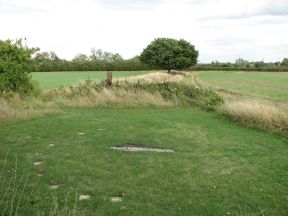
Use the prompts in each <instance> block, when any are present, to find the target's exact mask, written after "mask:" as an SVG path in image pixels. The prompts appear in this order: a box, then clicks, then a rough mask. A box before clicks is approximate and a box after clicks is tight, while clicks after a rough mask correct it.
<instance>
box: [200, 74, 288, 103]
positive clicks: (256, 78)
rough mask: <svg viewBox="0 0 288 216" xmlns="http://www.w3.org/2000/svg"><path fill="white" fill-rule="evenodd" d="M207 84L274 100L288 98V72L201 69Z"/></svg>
mask: <svg viewBox="0 0 288 216" xmlns="http://www.w3.org/2000/svg"><path fill="white" fill-rule="evenodd" d="M197 75H198V78H199V80H200V81H202V83H203V84H204V85H205V86H209V87H212V88H216V89H220V90H226V91H228V92H234V93H240V94H247V95H248V96H257V97H262V98H267V99H273V100H288V72H236V71H235V72H230V71H201V72H197Z"/></svg>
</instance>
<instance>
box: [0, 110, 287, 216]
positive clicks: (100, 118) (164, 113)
mask: <svg viewBox="0 0 288 216" xmlns="http://www.w3.org/2000/svg"><path fill="white" fill-rule="evenodd" d="M99 129H102V130H99ZM79 132H80V133H84V134H82V135H81V134H79ZM127 143H130V144H146V145H149V146H152V147H165V148H172V149H174V150H175V153H151V152H150V153H145V152H138V153H131V152H130V153H129V152H118V151H115V150H111V149H109V147H110V146H113V145H122V144H127ZM49 144H55V146H53V147H49ZM6 153H9V154H8V159H7V164H6V166H5V168H4V176H5V178H4V181H2V182H1V184H0V185H1V186H0V188H1V191H0V200H2V197H3V193H4V192H3V191H5V190H6V189H7V188H11V185H12V186H13V181H11V180H10V179H11V178H12V177H13V175H14V171H15V170H14V169H13V167H15V161H16V160H15V158H16V157H17V169H16V170H17V176H18V178H20V177H21V176H23V175H24V176H26V175H29V177H28V183H27V185H26V188H25V191H24V193H23V196H22V200H24V202H23V203H22V202H21V204H20V205H19V213H21V214H20V215H33V213H35V212H37V211H38V212H39V211H45V212H46V213H47V212H49V209H50V208H51V206H52V197H54V196H55V197H57V198H58V204H59V208H62V209H63V208H64V207H65V206H68V207H69V208H70V209H75V208H76V209H82V210H83V212H84V214H85V215H143V216H144V215H288V181H287V179H288V160H287V158H288V142H287V140H284V138H283V137H281V136H278V135H272V134H268V133H265V132H262V131H259V130H254V129H248V128H243V127H241V126H238V125H236V124H234V123H232V122H230V121H229V120H226V119H224V118H222V117H220V116H218V115H217V114H215V113H208V112H204V111H201V110H199V109H196V108H161V109H160V108H157V109H156V108H155V109H153V108H152V109H149V110H148V109H136V108H135V109H112V108H107V109H104V108H102V109H93V108H82V109H68V110H67V111H66V112H65V113H62V114H57V115H54V116H50V117H42V118H37V119H32V120H26V121H21V122H17V123H11V124H9V125H6V126H3V127H0V159H1V160H0V165H1V166H3V163H4V158H5V155H6ZM38 161H41V162H42V164H40V165H38V166H36V165H34V164H33V163H34V162H38ZM1 166H0V167H1ZM37 174H43V176H38V175H37ZM8 176H11V178H7V177H8ZM2 179H3V178H2ZM24 179H25V178H24ZM11 182H12V183H11ZM23 182H25V181H24V180H23ZM9 183H10V184H11V185H10V186H9ZM23 184H24V183H23ZM19 185H21V184H19ZM51 185H59V188H58V189H55V190H51V189H49V186H51ZM12 188H13V187H12ZM21 188H22V187H19V190H20V191H21ZM31 191H32V192H31ZM20 194H21V193H18V195H17V196H16V197H19V196H20ZM30 194H31V197H30V199H28V197H29V196H30ZM80 195H90V196H91V199H90V200H82V201H79V196H80ZM119 195H121V196H123V201H122V202H119V203H112V202H111V200H110V198H111V197H113V196H119ZM7 200H9V199H7ZM15 200H17V199H16V198H15ZM75 200H76V202H75ZM24 204H25V207H23V205H24ZM15 205H17V202H16V204H15ZM15 205H14V206H15ZM0 206H1V202H0ZM2 206H3V205H2ZM75 206H76V207H75ZM23 208H25V211H24V212H23ZM0 209H1V208H0ZM0 212H1V210H0ZM0 214H1V213H0ZM60 215H61V214H60Z"/></svg>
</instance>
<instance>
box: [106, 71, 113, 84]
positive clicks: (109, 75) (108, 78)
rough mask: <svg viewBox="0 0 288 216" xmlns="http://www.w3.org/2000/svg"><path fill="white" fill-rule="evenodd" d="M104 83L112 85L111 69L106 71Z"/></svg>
mask: <svg viewBox="0 0 288 216" xmlns="http://www.w3.org/2000/svg"><path fill="white" fill-rule="evenodd" d="M106 85H107V86H111V85H112V72H111V71H107V77H106Z"/></svg>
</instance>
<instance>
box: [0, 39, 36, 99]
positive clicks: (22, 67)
mask: <svg viewBox="0 0 288 216" xmlns="http://www.w3.org/2000/svg"><path fill="white" fill-rule="evenodd" d="M36 51H37V49H35V48H28V47H27V46H24V45H23V44H22V40H17V41H16V42H15V43H13V42H12V41H10V40H6V41H0V93H4V92H11V91H12V92H18V93H20V94H30V93H31V92H33V91H34V89H35V88H36V84H35V83H33V81H32V80H31V76H29V73H30V72H31V71H32V70H33V68H34V64H33V61H32V58H31V56H32V55H33V54H34V53H35V52H36Z"/></svg>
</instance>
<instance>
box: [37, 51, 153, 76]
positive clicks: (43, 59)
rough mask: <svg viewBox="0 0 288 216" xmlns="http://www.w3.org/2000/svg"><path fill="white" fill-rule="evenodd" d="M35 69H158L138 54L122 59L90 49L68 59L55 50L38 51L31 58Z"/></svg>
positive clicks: (118, 56)
mask: <svg viewBox="0 0 288 216" xmlns="http://www.w3.org/2000/svg"><path fill="white" fill-rule="evenodd" d="M33 60H34V62H35V65H36V68H37V69H36V71H39V72H50V71H138V70H153V69H158V68H157V67H152V66H149V65H147V64H144V63H142V62H141V61H140V59H139V56H135V57H134V58H131V59H128V60H124V59H123V58H122V56H121V55H119V54H118V53H116V54H114V53H111V52H105V51H102V50H101V49H97V50H96V49H91V53H90V55H89V56H88V55H86V54H82V53H80V54H78V55H76V56H75V57H74V58H73V59H72V60H70V61H68V60H65V59H61V58H59V57H58V56H57V55H56V53H55V52H53V51H52V52H38V53H37V54H36V55H35V57H34V58H33Z"/></svg>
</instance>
